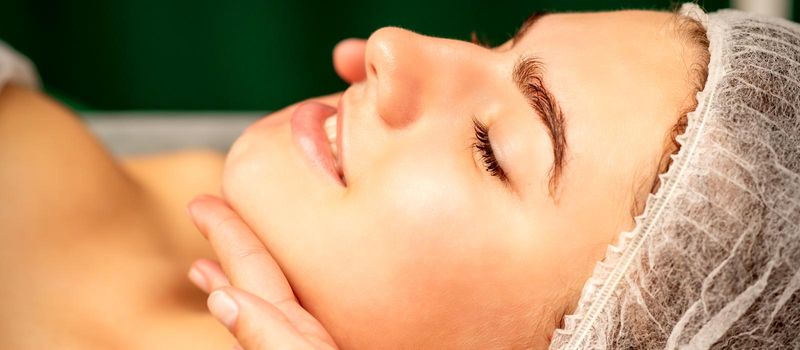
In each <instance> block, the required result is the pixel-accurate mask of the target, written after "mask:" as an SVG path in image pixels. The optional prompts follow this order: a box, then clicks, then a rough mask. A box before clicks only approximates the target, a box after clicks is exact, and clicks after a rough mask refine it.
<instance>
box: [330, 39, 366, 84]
mask: <svg viewBox="0 0 800 350" xmlns="http://www.w3.org/2000/svg"><path fill="white" fill-rule="evenodd" d="M366 47H367V41H366V40H364V39H345V40H342V41H340V42H339V43H338V44H336V46H335V47H334V48H333V69H334V70H336V73H337V74H339V77H341V78H342V80H344V81H346V82H348V83H355V82H359V81H362V80H364V79H366V77H367V71H366V67H365V65H364V64H365V61H364V53H365V50H366Z"/></svg>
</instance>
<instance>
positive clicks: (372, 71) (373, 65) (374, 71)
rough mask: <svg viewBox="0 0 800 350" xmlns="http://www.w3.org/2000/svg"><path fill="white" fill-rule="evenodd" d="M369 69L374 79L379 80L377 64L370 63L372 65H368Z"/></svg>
mask: <svg viewBox="0 0 800 350" xmlns="http://www.w3.org/2000/svg"><path fill="white" fill-rule="evenodd" d="M367 69H369V73H370V74H371V75H372V76H373V77H375V78H377V77H378V69H377V68H376V67H375V64H374V63H372V62H370V63H369V65H368V67H367Z"/></svg>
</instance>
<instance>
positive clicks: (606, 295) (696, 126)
mask: <svg viewBox="0 0 800 350" xmlns="http://www.w3.org/2000/svg"><path fill="white" fill-rule="evenodd" d="M679 14H680V15H682V16H686V17H689V18H693V19H695V20H697V21H698V22H700V23H701V24H702V25H703V27H704V28H705V29H706V35H707V37H708V39H709V51H710V54H711V60H710V62H709V73H708V78H707V79H706V85H705V86H704V87H703V90H701V91H699V92H697V94H696V95H695V98H696V100H697V107H696V108H695V110H694V111H692V112H689V113H688V114H687V127H686V131H685V132H684V133H683V134H681V135H678V136H677V137H676V141H677V142H678V144H679V145H680V150H679V151H678V152H677V153H676V154H673V155H671V156H670V157H671V158H672V165H671V166H670V168H669V170H667V171H666V172H665V173H663V174H660V175H659V179H660V182H661V186H660V187H659V189H658V191H656V193H655V194H649V195H648V197H647V201H646V204H645V209H644V212H643V213H642V214H640V215H638V216H636V217H635V218H634V222H635V225H634V228H633V230H631V231H626V232H622V233H620V235H619V237H618V239H617V243H616V244H612V245H609V246H608V249H607V250H606V255H605V258H604V259H603V260H602V261H600V262H598V263H597V265H596V266H595V268H594V270H593V271H592V276H591V277H590V278H589V280H587V282H586V284H585V285H584V287H583V290H582V291H581V296H580V298H579V299H578V304H577V307H576V308H575V311H574V312H573V313H572V314H570V315H567V316H566V317H564V327H563V328H559V329H556V330H555V331H554V333H553V338H552V341H551V344H561V345H564V344H566V347H565V349H571V350H577V349H580V348H581V346H582V344H583V343H584V342H585V341H586V340H587V337H588V336H589V335H590V334H591V332H592V326H593V325H594V322H595V321H596V319H597V317H598V316H599V315H600V313H601V312H603V311H604V309H605V307H606V304H607V303H608V302H609V301H610V300H611V299H612V297H613V294H614V291H615V290H616V289H617V286H618V285H619V283H620V281H621V280H622V278H623V276H624V275H625V273H626V272H627V270H628V268H629V267H630V266H631V264H632V263H633V262H634V259H635V257H636V256H637V254H638V252H639V250H640V248H641V246H642V243H643V242H644V240H645V239H646V238H647V237H648V236H649V234H650V233H651V231H652V230H651V227H652V225H653V224H654V223H656V222H658V219H659V217H660V216H661V215H662V214H663V211H664V208H665V205H666V204H667V203H669V202H670V199H671V198H672V195H673V193H674V190H675V187H676V186H675V184H676V183H677V182H679V181H678V180H679V179H680V178H681V177H682V176H683V174H684V170H685V169H686V164H687V162H689V160H690V159H692V157H693V154H694V151H695V149H696V146H697V142H698V137H697V135H699V134H701V131H702V130H703V129H704V127H705V121H706V114H707V113H706V112H707V109H708V108H709V106H710V105H711V102H712V101H713V100H714V92H715V90H716V85H717V82H718V81H719V80H720V79H719V77H720V76H721V75H722V74H723V70H724V68H723V67H722V64H721V63H720V60H721V57H720V56H721V53H722V51H723V48H722V46H723V45H724V44H725V43H724V40H722V38H721V35H722V31H723V30H722V28H720V26H718V25H712V26H709V16H708V14H706V13H705V11H703V10H702V9H701V8H700V7H699V6H698V5H697V4H694V3H684V4H683V5H682V6H681V8H680V10H679ZM715 24H716V23H715ZM551 349H552V347H551Z"/></svg>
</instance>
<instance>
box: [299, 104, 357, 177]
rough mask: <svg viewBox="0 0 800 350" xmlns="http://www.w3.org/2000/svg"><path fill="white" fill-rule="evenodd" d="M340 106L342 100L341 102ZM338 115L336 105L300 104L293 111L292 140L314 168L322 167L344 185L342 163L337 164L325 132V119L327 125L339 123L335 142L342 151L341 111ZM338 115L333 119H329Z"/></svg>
mask: <svg viewBox="0 0 800 350" xmlns="http://www.w3.org/2000/svg"><path fill="white" fill-rule="evenodd" d="M339 105H341V101H340V102H339ZM335 114H336V108H334V107H332V106H329V105H326V104H323V103H320V102H316V101H308V102H304V103H302V104H300V105H299V106H297V108H296V109H295V110H294V113H293V114H292V120H291V125H292V139H293V140H294V143H295V145H297V147H298V148H299V149H300V151H301V153H303V155H305V158H306V159H307V160H308V161H309V163H310V164H311V166H312V167H314V168H316V169H319V170H321V172H322V173H325V174H327V175H328V176H327V177H329V178H330V179H332V180H334V181H335V182H336V183H338V184H339V185H341V186H345V184H346V182H345V179H344V176H343V175H342V171H340V166H337V161H336V159H337V157H336V156H335V155H334V152H333V150H332V148H331V143H332V142H331V141H332V140H331V139H329V138H328V133H327V132H326V121H327V124H328V128H331V127H332V126H330V124H331V122H336V124H337V125H336V129H337V130H336V137H335V139H336V140H335V144H336V146H337V147H336V148H337V150H338V151H341V137H339V136H340V135H341V127H342V126H341V123H340V122H339V121H341V118H342V116H341V113H340V115H335ZM330 118H336V119H335V121H334V120H328V119H330Z"/></svg>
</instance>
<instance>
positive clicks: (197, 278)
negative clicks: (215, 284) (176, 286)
mask: <svg viewBox="0 0 800 350" xmlns="http://www.w3.org/2000/svg"><path fill="white" fill-rule="evenodd" d="M187 277H189V280H190V281H191V282H192V284H194V285H195V286H196V287H197V288H199V289H200V290H202V291H204V292H206V293H208V292H209V290H208V289H209V284H208V280H207V279H206V277H205V276H204V275H203V273H202V272H200V270H199V269H198V268H197V267H196V266H192V267H191V268H190V269H189V273H188V274H187Z"/></svg>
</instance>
